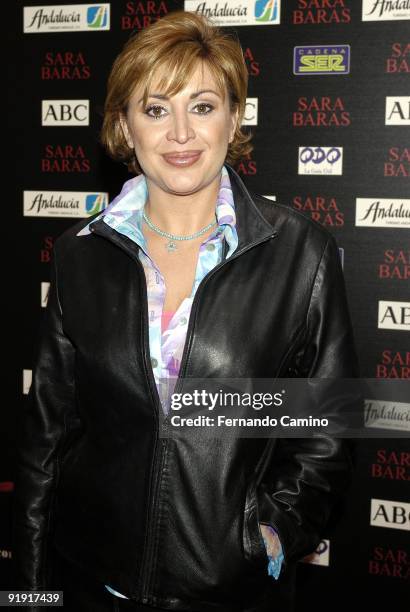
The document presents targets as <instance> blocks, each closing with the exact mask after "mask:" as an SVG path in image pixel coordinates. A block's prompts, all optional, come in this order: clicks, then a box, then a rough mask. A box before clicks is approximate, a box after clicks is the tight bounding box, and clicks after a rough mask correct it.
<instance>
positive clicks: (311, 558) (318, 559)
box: [302, 540, 330, 567]
mask: <svg viewBox="0 0 410 612" xmlns="http://www.w3.org/2000/svg"><path fill="white" fill-rule="evenodd" d="M329 551H330V541H329V540H321V541H320V544H319V546H318V547H317V548H316V550H315V552H313V553H312V554H310V555H307V556H306V557H304V558H303V559H302V561H303V563H312V564H313V565H322V566H323V567H329Z"/></svg>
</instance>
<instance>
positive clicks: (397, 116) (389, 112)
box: [385, 96, 410, 125]
mask: <svg viewBox="0 0 410 612" xmlns="http://www.w3.org/2000/svg"><path fill="white" fill-rule="evenodd" d="M385 123H386V125H410V96H387V98H386V122H385Z"/></svg>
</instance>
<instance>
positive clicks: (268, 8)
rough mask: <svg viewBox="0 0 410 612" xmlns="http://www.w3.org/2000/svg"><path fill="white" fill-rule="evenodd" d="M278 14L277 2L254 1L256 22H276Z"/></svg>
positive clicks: (269, 0)
mask: <svg viewBox="0 0 410 612" xmlns="http://www.w3.org/2000/svg"><path fill="white" fill-rule="evenodd" d="M278 13H279V2H278V0H256V2H255V19H256V21H265V22H266V21H276V20H277V18H278Z"/></svg>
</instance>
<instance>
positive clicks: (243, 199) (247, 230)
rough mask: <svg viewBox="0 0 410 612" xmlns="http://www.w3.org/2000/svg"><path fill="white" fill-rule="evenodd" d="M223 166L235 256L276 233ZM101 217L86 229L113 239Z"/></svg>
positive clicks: (236, 176) (234, 175)
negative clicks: (232, 207) (233, 217)
mask: <svg viewBox="0 0 410 612" xmlns="http://www.w3.org/2000/svg"><path fill="white" fill-rule="evenodd" d="M224 165H225V167H226V168H227V170H228V174H229V180H230V184H231V189H232V193H233V199H234V202H235V213H236V232H237V237H238V246H237V248H236V250H235V253H234V256H237V255H239V254H240V253H241V252H242V251H243V250H246V249H247V248H249V247H251V246H253V245H254V244H258V243H259V242H264V241H265V240H267V239H268V238H270V237H273V236H276V235H277V233H278V232H277V230H275V229H274V227H273V226H272V225H271V224H270V223H269V222H268V221H267V220H266V219H265V217H264V216H263V215H262V213H261V212H260V210H259V208H258V207H257V206H256V204H255V202H254V200H253V199H252V196H251V195H250V193H249V191H248V190H247V188H246V187H245V185H244V183H243V181H242V179H241V178H240V176H239V174H238V173H237V172H236V171H235V170H234V169H233V168H232V166H230V165H229V164H227V163H225V164H224ZM120 196H121V194H120ZM101 217H102V215H99V216H98V217H97V219H95V220H94V221H92V222H91V223H89V224H88V226H87V227H88V228H89V230H90V231H91V232H93V233H94V232H95V233H96V234H100V235H104V236H106V237H107V238H109V237H110V236H112V237H114V236H113V234H112V232H113V231H114V230H112V228H108V226H107V224H106V223H105V222H104V220H103V219H102V218H101ZM107 228H108V229H109V230H111V232H110V231H108V232H107ZM80 233H81V232H79V234H80ZM87 233H88V231H87ZM114 233H116V232H114ZM115 242H118V239H116V240H115ZM121 242H122V241H121ZM134 246H135V245H134Z"/></svg>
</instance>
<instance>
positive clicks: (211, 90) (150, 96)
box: [138, 89, 220, 104]
mask: <svg viewBox="0 0 410 612" xmlns="http://www.w3.org/2000/svg"><path fill="white" fill-rule="evenodd" d="M203 93H213V94H215V95H216V96H218V97H220V96H219V94H218V93H217V92H216V91H214V90H213V89H201V91H196V92H194V93H192V94H191V95H190V96H189V98H190V100H192V99H193V98H197V97H198V96H200V95H201V94H203ZM148 98H158V100H169V98H168V97H167V96H163V95H162V94H150V95H149V96H148ZM143 99H144V98H141V99H140V100H138V104H140V102H142V101H143Z"/></svg>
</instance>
